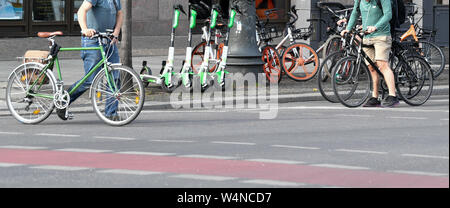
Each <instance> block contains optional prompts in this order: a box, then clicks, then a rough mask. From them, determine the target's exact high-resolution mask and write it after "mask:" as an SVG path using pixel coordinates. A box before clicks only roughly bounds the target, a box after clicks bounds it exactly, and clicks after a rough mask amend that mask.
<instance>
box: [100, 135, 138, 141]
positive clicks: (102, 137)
mask: <svg viewBox="0 0 450 208" xmlns="http://www.w3.org/2000/svg"><path fill="white" fill-rule="evenodd" d="M94 138H95V139H111V140H124V141H133V140H136V139H135V138H127V137H109V136H94Z"/></svg>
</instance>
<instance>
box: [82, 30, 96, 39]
mask: <svg viewBox="0 0 450 208" xmlns="http://www.w3.org/2000/svg"><path fill="white" fill-rule="evenodd" d="M96 33H97V31H95V30H94V29H84V30H81V34H82V35H83V36H86V37H88V38H90V37H92V36H94V35H95V34H96Z"/></svg>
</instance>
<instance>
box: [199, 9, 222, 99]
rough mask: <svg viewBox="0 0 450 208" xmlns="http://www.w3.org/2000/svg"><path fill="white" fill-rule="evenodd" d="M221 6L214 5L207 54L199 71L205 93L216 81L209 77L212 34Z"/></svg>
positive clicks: (207, 40)
mask: <svg viewBox="0 0 450 208" xmlns="http://www.w3.org/2000/svg"><path fill="white" fill-rule="evenodd" d="M219 11H220V6H219V5H213V7H212V9H211V21H210V23H209V30H208V35H207V37H206V47H205V53H204V57H203V62H202V65H201V66H200V70H199V71H198V74H197V76H198V77H197V78H198V79H199V81H200V87H201V91H202V92H204V91H205V90H206V89H208V87H210V86H211V85H213V82H214V80H213V79H211V77H210V76H209V59H210V55H211V53H212V48H211V33H212V31H213V30H214V28H216V26H217V19H218V17H219Z"/></svg>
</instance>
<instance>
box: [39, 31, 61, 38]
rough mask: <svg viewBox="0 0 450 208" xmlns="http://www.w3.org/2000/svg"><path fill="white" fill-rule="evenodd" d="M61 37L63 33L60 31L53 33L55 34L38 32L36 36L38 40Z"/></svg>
mask: <svg viewBox="0 0 450 208" xmlns="http://www.w3.org/2000/svg"><path fill="white" fill-rule="evenodd" d="M61 35H63V32H61V31H55V32H38V34H37V36H38V37H40V38H49V37H53V36H61Z"/></svg>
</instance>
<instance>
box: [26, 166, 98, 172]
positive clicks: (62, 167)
mask: <svg viewBox="0 0 450 208" xmlns="http://www.w3.org/2000/svg"><path fill="white" fill-rule="evenodd" d="M30 168H33V169H45V170H63V171H79V170H89V169H90V168H86V167H71V166H56V165H42V166H33V167H30Z"/></svg>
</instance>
